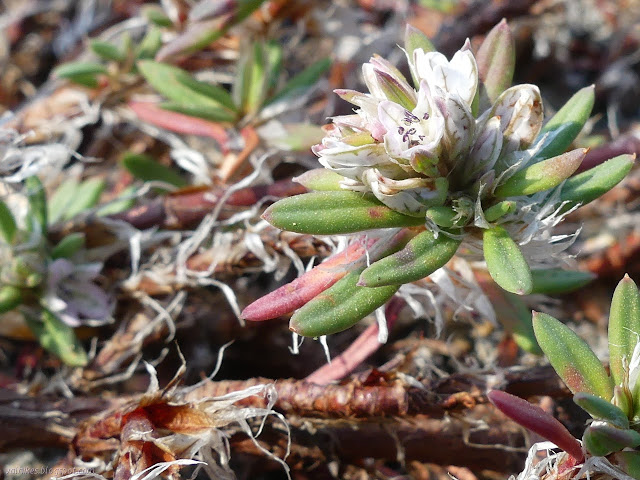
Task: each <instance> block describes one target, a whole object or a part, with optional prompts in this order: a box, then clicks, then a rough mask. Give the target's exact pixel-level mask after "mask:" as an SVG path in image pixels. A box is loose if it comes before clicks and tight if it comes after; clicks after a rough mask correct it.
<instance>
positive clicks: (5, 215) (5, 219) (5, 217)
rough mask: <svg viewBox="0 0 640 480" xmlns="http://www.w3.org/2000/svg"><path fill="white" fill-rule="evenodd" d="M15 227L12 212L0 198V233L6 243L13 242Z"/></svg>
mask: <svg viewBox="0 0 640 480" xmlns="http://www.w3.org/2000/svg"><path fill="white" fill-rule="evenodd" d="M17 229H18V227H17V226H16V219H15V218H14V217H13V213H11V210H9V207H8V206H7V204H6V203H4V202H3V201H2V200H0V234H2V238H4V241H5V242H7V243H8V244H11V243H13V239H14V238H15V236H16V230H17Z"/></svg>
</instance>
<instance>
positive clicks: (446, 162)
mask: <svg viewBox="0 0 640 480" xmlns="http://www.w3.org/2000/svg"><path fill="white" fill-rule="evenodd" d="M407 57H408V60H409V67H410V69H411V76H412V77H413V80H414V83H415V84H416V85H417V86H418V89H417V90H416V89H414V88H413V87H412V86H411V85H410V84H409V82H408V81H407V80H406V78H405V77H404V76H403V75H402V73H401V72H400V71H399V70H398V69H397V68H395V67H394V66H393V65H391V64H390V63H389V62H387V61H386V60H384V59H383V58H380V57H374V58H372V59H371V60H370V62H369V63H367V64H365V65H364V66H363V74H364V80H365V82H366V85H367V87H368V89H369V93H360V92H356V91H353V90H337V91H336V93H337V94H338V95H339V96H340V97H341V98H343V99H344V100H346V101H348V102H350V103H352V104H354V105H355V106H357V107H358V109H357V110H355V113H354V114H352V115H343V116H338V117H334V118H333V123H332V125H330V126H329V127H327V128H328V134H327V136H326V137H325V138H324V139H323V140H322V143H321V144H319V145H316V146H315V147H314V148H313V151H314V153H315V154H316V155H318V157H320V163H321V164H322V165H323V166H324V167H326V168H328V169H331V170H333V171H335V172H336V173H338V174H340V175H342V176H343V177H345V179H344V181H342V182H341V186H342V188H345V189H348V190H354V191H362V192H371V193H373V194H374V195H375V196H376V198H378V199H379V200H380V201H381V202H382V203H384V204H385V205H387V206H388V207H389V208H392V209H394V210H396V211H398V212H401V213H404V214H406V215H413V216H423V215H424V214H425V212H426V210H427V209H428V208H429V207H432V206H438V205H443V204H444V203H445V200H446V199H447V198H450V199H452V200H455V199H459V198H461V197H465V196H466V197H468V198H469V199H470V200H472V201H473V202H475V197H476V196H477V195H478V185H479V182H481V183H482V184H483V185H485V187H486V188H487V191H491V189H492V188H495V186H496V183H497V182H499V181H500V180H501V179H502V178H501V176H500V174H501V173H502V172H504V171H505V170H507V169H508V167H509V166H511V165H514V164H516V163H519V164H520V166H521V163H522V162H521V160H522V158H523V156H522V155H521V156H518V152H522V151H523V150H526V149H527V148H528V147H529V146H530V145H531V144H532V143H533V141H534V139H535V138H536V137H537V135H538V133H539V132H540V129H541V127H542V120H543V110H542V100H541V98H540V92H539V90H538V88H537V87H536V86H534V85H528V84H525V85H517V86H514V87H511V88H509V89H507V90H506V91H504V92H503V93H502V95H500V97H499V98H498V99H497V100H496V102H495V103H494V105H493V106H491V107H490V108H488V109H487V110H486V111H484V112H482V113H481V114H479V115H478V114H477V112H476V110H477V109H478V104H479V101H478V100H479V97H480V92H479V88H478V85H479V82H478V66H477V64H476V60H475V58H474V55H473V53H472V52H471V50H470V45H469V42H468V41H467V42H466V43H465V45H464V46H463V47H462V49H461V50H460V51H458V52H457V53H456V54H455V55H454V56H453V58H452V59H451V60H450V61H449V60H447V58H446V57H445V56H444V55H442V54H441V53H438V52H425V51H424V50H423V49H421V48H417V49H415V50H414V51H413V54H412V55H409V54H407ZM454 203H455V202H454Z"/></svg>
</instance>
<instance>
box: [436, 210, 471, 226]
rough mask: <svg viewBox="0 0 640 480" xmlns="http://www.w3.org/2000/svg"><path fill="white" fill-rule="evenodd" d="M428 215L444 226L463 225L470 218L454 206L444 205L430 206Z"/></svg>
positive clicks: (437, 223)
mask: <svg viewBox="0 0 640 480" xmlns="http://www.w3.org/2000/svg"><path fill="white" fill-rule="evenodd" d="M426 217H427V218H428V219H430V220H431V221H433V223H435V224H436V225H438V226H439V227H443V228H452V227H461V226H463V225H464V224H465V223H466V222H467V221H468V220H469V219H468V218H467V217H466V216H462V215H460V214H459V213H458V212H456V211H455V210H454V209H453V208H451V207H445V206H444V205H440V206H435V207H431V208H428V209H427V212H426Z"/></svg>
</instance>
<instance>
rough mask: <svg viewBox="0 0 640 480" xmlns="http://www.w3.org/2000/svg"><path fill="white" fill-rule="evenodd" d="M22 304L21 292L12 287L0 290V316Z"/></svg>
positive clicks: (7, 286) (6, 286)
mask: <svg viewBox="0 0 640 480" xmlns="http://www.w3.org/2000/svg"><path fill="white" fill-rule="evenodd" d="M21 303H22V290H20V289H19V288H18V287H14V286H13V285H5V286H4V287H2V288H0V314H2V313H7V312H10V311H11V310H13V309H14V308H16V307H17V306H18V305H20V304H21Z"/></svg>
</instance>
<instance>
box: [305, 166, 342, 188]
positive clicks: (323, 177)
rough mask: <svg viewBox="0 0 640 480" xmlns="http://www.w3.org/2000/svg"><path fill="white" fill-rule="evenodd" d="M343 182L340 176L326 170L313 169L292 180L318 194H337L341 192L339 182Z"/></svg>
mask: <svg viewBox="0 0 640 480" xmlns="http://www.w3.org/2000/svg"><path fill="white" fill-rule="evenodd" d="M343 180H344V177H343V176H342V175H339V174H337V173H336V172H334V171H333V170H329V169H328V168H314V169H313V170H309V171H307V172H304V173H303V174H302V175H299V176H297V177H295V178H293V181H294V182H298V183H299V184H300V185H302V186H303V187H306V188H308V189H309V190H315V191H319V192H339V191H341V190H342V188H340V182H341V181H343Z"/></svg>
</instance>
